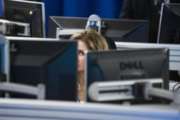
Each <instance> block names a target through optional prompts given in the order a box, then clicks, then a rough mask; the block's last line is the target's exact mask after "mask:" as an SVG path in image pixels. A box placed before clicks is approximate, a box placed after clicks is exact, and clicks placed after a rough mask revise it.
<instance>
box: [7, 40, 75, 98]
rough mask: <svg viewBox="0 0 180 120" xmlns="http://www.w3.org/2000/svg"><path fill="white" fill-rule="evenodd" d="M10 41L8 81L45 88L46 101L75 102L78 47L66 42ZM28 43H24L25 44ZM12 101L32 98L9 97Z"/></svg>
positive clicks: (71, 42) (73, 42)
mask: <svg viewBox="0 0 180 120" xmlns="http://www.w3.org/2000/svg"><path fill="white" fill-rule="evenodd" d="M23 39H24V40H22V39H21V40H20V39H18V38H13V39H12V38H11V39H10V38H9V41H10V48H9V49H10V58H11V59H10V81H11V82H15V83H23V84H28V85H35V86H36V85H37V84H39V83H43V84H45V87H46V94H45V96H46V99H48V100H69V101H75V100H76V85H77V83H76V80H77V74H76V73H77V44H76V42H75V41H67V40H61V41H58V40H53V39H48V40H47V39H46V40H39V38H35V39H31V38H29V39H28V38H23ZM26 39H27V40H26ZM12 97H25V98H26V97H28V98H29V97H31V96H25V95H17V94H15V95H12Z"/></svg>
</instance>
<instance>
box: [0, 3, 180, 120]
mask: <svg viewBox="0 0 180 120" xmlns="http://www.w3.org/2000/svg"><path fill="white" fill-rule="evenodd" d="M1 2H2V3H3V7H2V8H3V17H2V19H0V23H1V25H0V28H1V29H0V33H1V35H0V72H1V73H0V91H2V92H0V97H1V98H0V118H1V119H5V120H11V119H28V120H34V119H37V120H38V119H40V120H42V119H47V120H55V119H67V120H70V119H107V120H110V119H128V120H129V119H140V120H141V119H142V120H143V119H150V120H151V119H152V120H154V119H156V120H158V119H159V120H161V119H165V120H175V119H179V118H180V112H179V110H180V106H179V105H180V103H179V101H180V84H179V83H180V74H179V73H180V57H179V55H180V46H179V44H178V43H179V40H180V39H179V24H180V22H179V14H180V4H178V3H163V4H162V9H161V12H160V17H159V26H158V29H157V31H158V33H157V36H156V38H157V39H156V42H155V43H150V41H151V40H150V38H151V37H150V31H149V30H150V28H149V27H150V26H149V25H150V24H151V23H150V21H149V20H147V19H135V20H134V19H124V18H117V17H103V16H101V15H98V13H96V12H95V13H96V14H95V13H89V14H88V15H87V16H78V15H77V16H75V15H74V16H73V15H72V16H71V15H69V16H68V15H63V14H62V15H59V14H50V15H48V14H46V13H49V12H47V8H48V7H47V6H48V5H49V6H51V4H47V1H46V0H41V1H30V0H2V1H1ZM54 2H55V1H54ZM65 3H66V2H64V4H63V5H64V6H65ZM61 6H62V5H61ZM66 7H67V6H66ZM72 9H74V8H72ZM89 29H92V30H95V31H96V32H97V33H98V34H100V35H102V36H103V37H104V38H105V40H107V44H108V47H109V49H107V50H99V51H98V50H97V51H96V50H92V51H90V50H88V51H87V52H85V53H83V55H84V66H83V69H84V73H83V78H84V83H83V86H82V87H83V92H84V94H85V95H84V96H85V97H84V100H83V101H81V100H80V97H79V93H78V92H79V91H78V89H79V88H78V87H79V85H80V84H79V73H78V72H79V71H78V70H79V68H78V67H79V54H80V52H81V51H79V41H78V40H75V38H73V37H72V35H74V34H75V33H78V32H79V33H81V32H83V31H86V30H89ZM81 54H82V53H81ZM172 72H173V73H176V77H173V78H172ZM173 75H174V74H173ZM172 82H173V84H171V83H172ZM174 82H175V83H174Z"/></svg>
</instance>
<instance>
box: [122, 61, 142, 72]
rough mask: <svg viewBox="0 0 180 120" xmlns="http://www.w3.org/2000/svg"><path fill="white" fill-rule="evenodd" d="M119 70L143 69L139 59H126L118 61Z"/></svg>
mask: <svg viewBox="0 0 180 120" xmlns="http://www.w3.org/2000/svg"><path fill="white" fill-rule="evenodd" d="M119 67H120V70H127V69H144V67H143V65H142V62H141V61H127V62H120V63H119Z"/></svg>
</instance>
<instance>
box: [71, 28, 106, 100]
mask: <svg viewBox="0 0 180 120" xmlns="http://www.w3.org/2000/svg"><path fill="white" fill-rule="evenodd" d="M71 39H73V40H76V41H77V42H78V84H77V88H78V97H79V98H78V99H79V101H80V102H83V101H84V100H85V92H86V91H85V81H84V72H85V71H84V66H85V54H86V53H87V52H88V51H99V50H108V49H109V47H108V43H107V41H106V39H105V38H104V37H103V36H102V35H101V34H100V33H98V32H96V31H95V30H85V31H83V32H80V33H75V34H74V35H72V37H71Z"/></svg>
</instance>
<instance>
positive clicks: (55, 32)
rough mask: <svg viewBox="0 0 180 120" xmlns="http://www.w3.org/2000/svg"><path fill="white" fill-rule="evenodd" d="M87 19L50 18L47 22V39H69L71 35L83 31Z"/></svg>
mask: <svg viewBox="0 0 180 120" xmlns="http://www.w3.org/2000/svg"><path fill="white" fill-rule="evenodd" d="M86 22H87V18H83V17H64V16H50V17H49V21H48V23H49V24H48V37H50V38H55V37H65V38H69V37H70V36H71V35H72V34H73V33H75V32H77V31H82V30H84V29H85V26H86Z"/></svg>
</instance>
